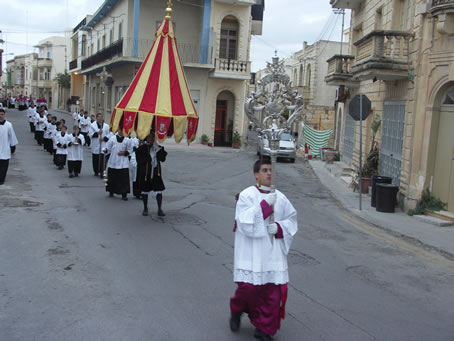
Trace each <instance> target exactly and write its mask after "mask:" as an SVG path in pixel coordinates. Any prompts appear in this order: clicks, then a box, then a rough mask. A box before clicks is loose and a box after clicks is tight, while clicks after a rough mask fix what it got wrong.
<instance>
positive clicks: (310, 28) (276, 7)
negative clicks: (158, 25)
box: [0, 0, 350, 71]
mask: <svg viewBox="0 0 454 341" xmlns="http://www.w3.org/2000/svg"><path fill="white" fill-rule="evenodd" d="M142 1H147V0H142ZM173 1H174V2H177V1H179V0H173ZM185 1H186V2H190V1H191V0H185ZM103 2H104V0H71V1H69V0H21V1H17V0H0V8H2V13H3V15H2V18H1V21H0V30H1V31H2V32H1V33H0V39H3V40H4V43H3V44H0V48H3V50H4V52H3V53H4V58H3V60H4V61H3V65H2V69H3V70H4V69H5V68H6V64H5V60H9V59H12V58H14V55H16V56H17V55H21V54H25V53H30V52H37V51H36V49H34V48H33V46H34V45H36V44H37V43H38V42H39V41H40V40H43V39H45V38H48V37H50V36H63V35H64V31H65V29H72V28H73V27H75V26H76V25H77V24H78V23H79V22H80V21H81V20H82V19H83V18H84V17H85V15H86V14H93V13H94V12H96V10H97V9H98V8H99V6H100V5H101V4H102V3H103ZM162 3H163V14H164V8H165V6H166V4H167V1H166V0H162ZM6 13H8V15H5V14H6ZM349 17H350V14H349V12H347V13H346V15H345V27H348V21H349ZM341 31H342V16H341V15H335V14H333V10H332V8H331V6H330V4H329V0H266V1H265V13H264V18H263V32H262V35H261V36H252V38H251V61H252V71H257V70H259V69H261V68H263V67H265V65H266V62H267V61H271V58H272V57H273V56H274V51H275V50H277V54H278V56H279V57H281V58H287V57H290V56H291V55H292V54H293V53H294V52H296V51H298V50H301V49H302V46H303V41H307V42H308V44H313V43H314V42H316V41H318V40H320V39H323V40H337V41H340V38H341ZM177 38H178V36H177ZM12 53H14V55H13V54H12Z"/></svg>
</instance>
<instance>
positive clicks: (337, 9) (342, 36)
mask: <svg viewBox="0 0 454 341" xmlns="http://www.w3.org/2000/svg"><path fill="white" fill-rule="evenodd" d="M333 12H334V14H342V31H341V46H340V55H342V45H343V43H344V22H345V9H344V8H335V9H334V10H333Z"/></svg>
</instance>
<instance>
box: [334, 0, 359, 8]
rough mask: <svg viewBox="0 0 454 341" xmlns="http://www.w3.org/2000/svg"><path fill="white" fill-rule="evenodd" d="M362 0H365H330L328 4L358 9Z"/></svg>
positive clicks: (335, 6)
mask: <svg viewBox="0 0 454 341" xmlns="http://www.w3.org/2000/svg"><path fill="white" fill-rule="evenodd" d="M363 2H365V0H330V2H329V4H330V5H331V7H332V8H350V9H358V8H360V7H361V3H363Z"/></svg>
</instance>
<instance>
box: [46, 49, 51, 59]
mask: <svg viewBox="0 0 454 341" xmlns="http://www.w3.org/2000/svg"><path fill="white" fill-rule="evenodd" d="M47 58H49V59H50V58H52V48H51V47H48V48H47Z"/></svg>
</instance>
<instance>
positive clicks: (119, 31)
mask: <svg viewBox="0 0 454 341" xmlns="http://www.w3.org/2000/svg"><path fill="white" fill-rule="evenodd" d="M122 29H123V23H122V22H121V23H119V24H118V40H120V39H121V38H122V34H123V32H122Z"/></svg>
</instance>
